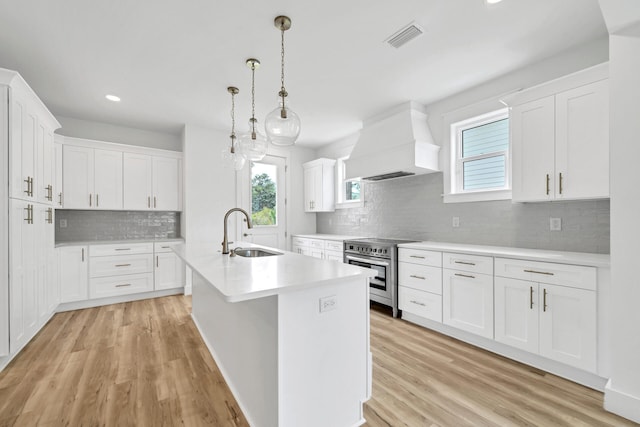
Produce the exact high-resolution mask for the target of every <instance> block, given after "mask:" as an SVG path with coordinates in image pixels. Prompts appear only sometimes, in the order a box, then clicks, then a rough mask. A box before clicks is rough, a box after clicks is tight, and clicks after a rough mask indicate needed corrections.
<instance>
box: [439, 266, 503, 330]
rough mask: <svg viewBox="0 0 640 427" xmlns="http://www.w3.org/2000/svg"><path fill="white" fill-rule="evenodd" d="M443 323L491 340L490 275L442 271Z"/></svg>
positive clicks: (491, 290) (491, 300) (491, 284)
mask: <svg viewBox="0 0 640 427" xmlns="http://www.w3.org/2000/svg"><path fill="white" fill-rule="evenodd" d="M442 279H443V282H442V321H443V323H445V324H447V325H451V326H455V327H456V328H459V329H462V330H465V331H468V332H472V333H474V334H477V335H481V336H483V337H486V338H493V276H490V275H488V274H471V273H468V272H460V271H456V270H449V269H443V271H442Z"/></svg>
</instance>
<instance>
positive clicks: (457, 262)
mask: <svg viewBox="0 0 640 427" xmlns="http://www.w3.org/2000/svg"><path fill="white" fill-rule="evenodd" d="M453 262H454V263H456V264H464V265H476V263H475V262H467V261H453Z"/></svg>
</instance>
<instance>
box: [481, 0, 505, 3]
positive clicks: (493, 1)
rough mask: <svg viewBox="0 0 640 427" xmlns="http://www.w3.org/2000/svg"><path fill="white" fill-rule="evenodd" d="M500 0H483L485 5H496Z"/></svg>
mask: <svg viewBox="0 0 640 427" xmlns="http://www.w3.org/2000/svg"><path fill="white" fill-rule="evenodd" d="M501 1H502V0H484V2H485V3H486V4H496V3H500V2H501Z"/></svg>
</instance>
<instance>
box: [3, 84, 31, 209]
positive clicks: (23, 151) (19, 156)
mask: <svg viewBox="0 0 640 427" xmlns="http://www.w3.org/2000/svg"><path fill="white" fill-rule="evenodd" d="M10 104H11V114H9V117H10V118H11V124H10V126H9V131H10V135H11V136H10V138H9V144H10V145H9V156H10V162H9V184H10V197H12V198H14V199H22V200H30V201H33V200H35V192H34V187H35V185H38V183H37V182H36V180H35V174H36V137H37V127H38V116H37V113H36V112H35V111H34V109H33V102H32V101H31V99H30V98H29V96H28V95H27V94H23V93H21V91H19V90H18V91H16V90H12V91H11V96H10Z"/></svg>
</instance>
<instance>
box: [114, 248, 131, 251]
mask: <svg viewBox="0 0 640 427" xmlns="http://www.w3.org/2000/svg"><path fill="white" fill-rule="evenodd" d="M115 250H116V251H130V250H131V248H116V249H115Z"/></svg>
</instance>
